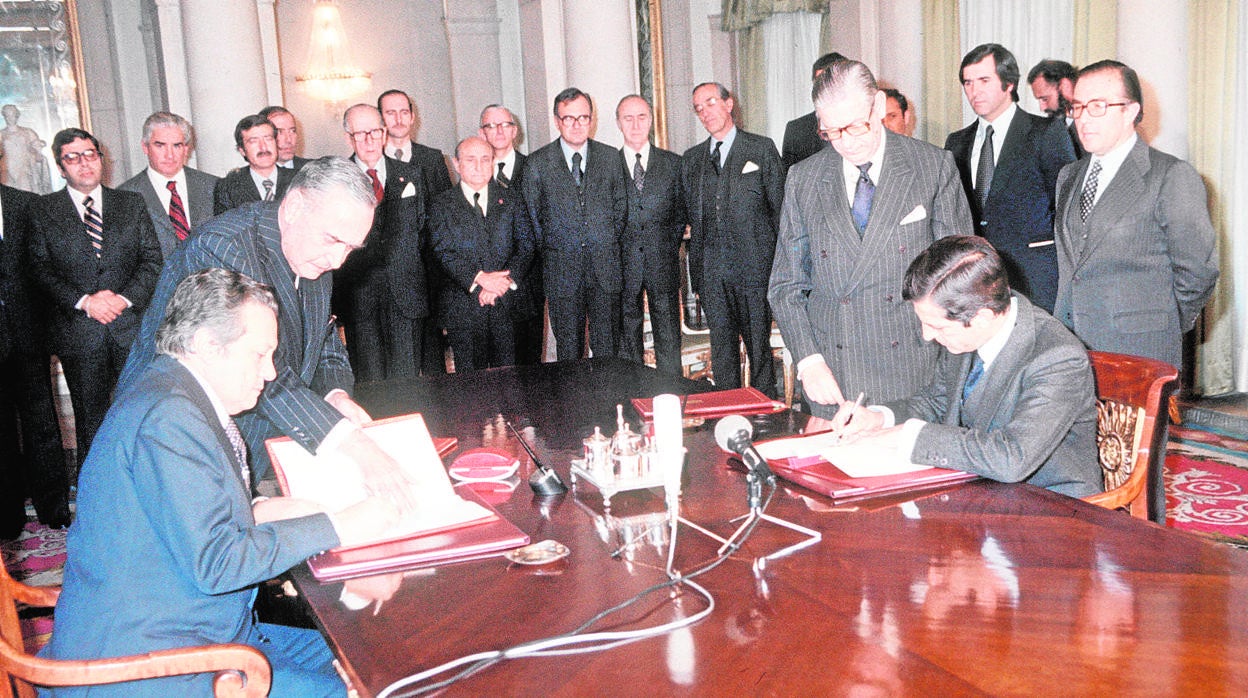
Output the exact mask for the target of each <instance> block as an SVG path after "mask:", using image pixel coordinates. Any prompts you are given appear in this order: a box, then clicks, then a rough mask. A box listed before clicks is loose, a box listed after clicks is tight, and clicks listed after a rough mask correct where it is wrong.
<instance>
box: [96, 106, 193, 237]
mask: <svg viewBox="0 0 1248 698" xmlns="http://www.w3.org/2000/svg"><path fill="white" fill-rule="evenodd" d="M192 147H193V143H192V141H191V123H190V122H189V121H187V120H186V119H183V118H182V117H180V116H178V115H177V114H171V113H169V112H167V111H158V112H156V113H154V114H152V115H151V116H149V117H147V120H146V121H144V122H143V153H144V154H145V155H147V169H145V170H143V171H142V172H140V173H138V174H136V175H135V176H133V177H131V178H130V179H128V180H126V182H125V183H124V184H122V185H121V186H120V187H118V189H121V190H122V191H132V192H135V193H136V194H141V195H142V196H143V201H144V202H145V203H146V204H147V213H148V215H150V216H151V218H152V225H153V226H154V227H155V228H156V239H158V240H160V253H161V256H162V257H168V256H169V255H171V254H173V248H174V247H176V246H177V244H178V243H179V242H181V241H183V240H185V239H186V238H187V237H188V236H189V235H190V234H191V229H192V228H194V227H195V226H197V225H199V224H200V223H203V222H204V221H206V220H208V219H209V218H212V215H213V213H212V191H213V188H214V187H215V186H216V184H217V178H216V177H214V176H212V175H210V174H208V173H207V172H200V171H199V170H197V169H195V168H193V167H187V166H186V159H187V158H188V157H190V155H191V148H192Z"/></svg>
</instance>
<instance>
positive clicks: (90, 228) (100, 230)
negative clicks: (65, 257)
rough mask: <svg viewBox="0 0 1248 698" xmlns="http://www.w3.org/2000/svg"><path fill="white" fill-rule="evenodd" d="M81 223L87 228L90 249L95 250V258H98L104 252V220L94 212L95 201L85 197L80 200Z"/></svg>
mask: <svg viewBox="0 0 1248 698" xmlns="http://www.w3.org/2000/svg"><path fill="white" fill-rule="evenodd" d="M82 209H83V211H82V222H83V223H84V224H86V226H87V237H89V238H91V247H92V248H94V249H95V258H96V259H99V258H100V253H101V252H102V251H103V250H104V219H102V218H100V212H99V211H96V210H95V199H92V198H91V197H89V196H88V197H86V198H85V199H83V200H82Z"/></svg>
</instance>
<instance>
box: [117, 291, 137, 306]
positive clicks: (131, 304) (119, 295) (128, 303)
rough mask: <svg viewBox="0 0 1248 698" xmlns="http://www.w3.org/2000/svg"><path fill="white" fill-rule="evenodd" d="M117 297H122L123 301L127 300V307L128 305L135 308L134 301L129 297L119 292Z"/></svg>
mask: <svg viewBox="0 0 1248 698" xmlns="http://www.w3.org/2000/svg"><path fill="white" fill-rule="evenodd" d="M117 297H118V298H120V299H122V300H123V301H125V302H126V307H127V308H133V307H134V303H131V302H130V299H129V298H126V297H125V296H123V295H121V294H120V293H118V294H117Z"/></svg>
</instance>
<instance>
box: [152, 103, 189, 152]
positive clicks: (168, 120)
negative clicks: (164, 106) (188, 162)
mask: <svg viewBox="0 0 1248 698" xmlns="http://www.w3.org/2000/svg"><path fill="white" fill-rule="evenodd" d="M165 127H175V128H177V129H178V130H179V131H181V132H182V140H184V141H186V147H188V148H189V147H191V145H192V141H191V139H192V138H193V137H194V135H193V134H192V133H191V122H189V121H187V120H186V119H184V118H182V117H180V116H178V115H177V114H174V113H173V112H169V111H158V112H155V113H153V114H152V115H151V116H149V117H147V119H145V120H144V121H143V143H144V144H147V143H151V142H152V131H155V130H156V129H158V128H165Z"/></svg>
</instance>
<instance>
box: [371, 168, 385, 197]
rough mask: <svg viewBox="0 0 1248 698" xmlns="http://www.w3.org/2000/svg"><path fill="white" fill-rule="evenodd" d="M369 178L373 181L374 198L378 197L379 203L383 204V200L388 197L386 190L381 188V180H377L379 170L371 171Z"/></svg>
mask: <svg viewBox="0 0 1248 698" xmlns="http://www.w3.org/2000/svg"><path fill="white" fill-rule="evenodd" d="M368 178H369V179H371V180H373V196H375V197H377V203H379V204H380V203H381V200H382V198H384V197H385V195H386V190H385V189H384V188H382V186H381V180H380V179H377V170H374V169H369V170H368Z"/></svg>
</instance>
